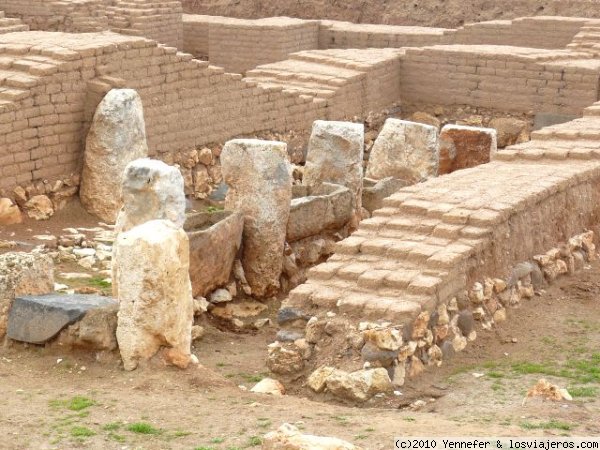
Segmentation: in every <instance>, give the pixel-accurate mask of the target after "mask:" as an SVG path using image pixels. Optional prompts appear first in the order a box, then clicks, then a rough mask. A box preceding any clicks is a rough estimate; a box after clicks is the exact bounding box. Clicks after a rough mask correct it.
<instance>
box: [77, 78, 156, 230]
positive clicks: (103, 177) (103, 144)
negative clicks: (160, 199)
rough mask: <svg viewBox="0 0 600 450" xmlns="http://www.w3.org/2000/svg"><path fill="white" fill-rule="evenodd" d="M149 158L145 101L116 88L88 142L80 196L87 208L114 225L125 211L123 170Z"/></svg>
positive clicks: (103, 105) (99, 111)
mask: <svg viewBox="0 0 600 450" xmlns="http://www.w3.org/2000/svg"><path fill="white" fill-rule="evenodd" d="M147 155H148V145H147V143H146V126H145V123H144V110H143V106H142V100H141V98H140V96H139V95H138V93H137V92H136V91H134V90H132V89H113V90H111V91H109V92H108V94H106V96H105V97H104V99H103V100H102V101H101V102H100V104H99V105H98V108H97V109H96V113H95V114H94V119H93V121H92V125H91V128H90V131H89V133H88V136H87V140H86V148H85V154H84V159H83V170H82V173H81V187H80V190H79V196H80V198H81V203H82V204H83V206H84V207H85V209H86V210H87V211H88V212H90V213H92V214H94V215H96V216H98V217H99V218H100V219H102V220H104V221H105V222H110V223H114V221H115V220H116V219H117V214H118V212H119V209H121V182H122V179H123V171H124V170H125V167H126V166H127V164H129V163H130V162H131V161H133V160H135V159H138V158H143V157H145V156H147Z"/></svg>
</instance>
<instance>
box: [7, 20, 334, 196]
mask: <svg viewBox="0 0 600 450" xmlns="http://www.w3.org/2000/svg"><path fill="white" fill-rule="evenodd" d="M0 52H1V53H2V55H3V59H4V62H5V64H9V59H12V62H11V63H10V66H11V70H13V71H14V72H15V73H14V75H13V76H12V77H10V78H9V79H2V80H1V81H0V188H4V189H11V188H12V187H14V186H16V185H18V184H19V185H24V184H28V183H31V182H34V181H37V180H41V179H49V180H52V179H56V178H59V177H62V176H65V175H68V174H69V173H71V172H73V171H77V170H78V168H79V164H80V160H81V157H82V153H83V149H84V146H85V136H86V133H87V129H88V127H89V123H90V120H91V117H92V114H93V112H94V111H95V108H96V106H97V104H98V103H99V101H100V99H101V98H102V97H103V95H104V94H105V93H106V92H107V91H108V90H109V89H111V88H113V87H128V88H133V89H136V90H137V91H138V92H139V93H140V95H141V97H142V101H143V104H144V110H145V117H146V128H147V135H148V144H149V148H150V153H151V155H152V156H155V157H158V158H165V157H167V156H170V155H172V153H173V152H177V151H183V150H186V149H190V148H195V147H196V146H200V145H203V144H207V143H211V142H222V141H224V140H227V139H229V138H232V137H234V136H237V135H242V134H250V133H254V132H257V131H263V130H274V131H285V130H288V129H303V128H307V127H309V126H310V124H311V123H312V122H313V121H314V120H316V119H317V118H319V117H324V115H325V113H324V108H325V102H324V101H322V100H320V99H313V98H312V97H308V96H299V95H297V94H293V93H290V92H283V91H282V89H281V88H261V87H259V86H257V84H256V83H252V82H247V81H244V80H242V78H241V76H240V75H235V74H226V73H224V71H223V69H220V68H217V67H213V66H209V64H208V63H207V62H202V61H198V60H193V59H192V57H191V55H189V54H184V53H178V52H177V51H176V49H174V48H172V47H164V46H158V45H157V44H156V42H154V41H150V40H147V39H143V38H136V37H131V36H123V35H119V34H114V33H102V34H99V33H90V34H64V33H48V32H39V31H38V32H31V31H30V32H27V31H26V32H21V33H11V34H4V35H0Z"/></svg>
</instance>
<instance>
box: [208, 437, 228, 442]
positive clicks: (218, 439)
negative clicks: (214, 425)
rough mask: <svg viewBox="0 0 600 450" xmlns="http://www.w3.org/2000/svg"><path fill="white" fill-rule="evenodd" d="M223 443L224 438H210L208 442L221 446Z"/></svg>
mask: <svg viewBox="0 0 600 450" xmlns="http://www.w3.org/2000/svg"><path fill="white" fill-rule="evenodd" d="M223 442H225V438H222V437H216V438H212V439H211V440H210V443H211V444H221V443H223Z"/></svg>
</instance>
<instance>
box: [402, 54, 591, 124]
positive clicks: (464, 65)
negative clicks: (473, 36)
mask: <svg viewBox="0 0 600 450" xmlns="http://www.w3.org/2000/svg"><path fill="white" fill-rule="evenodd" d="M579 58H583V59H579ZM599 75H600V60H591V59H589V58H588V57H587V56H586V55H583V54H575V53H571V52H569V51H567V50H541V49H527V48H516V47H506V46H483V45H479V46H466V45H450V46H433V47H425V48H420V49H416V48H415V49H407V50H406V55H405V57H404V58H403V61H402V67H401V78H402V98H403V100H406V101H408V102H412V103H421V104H422V103H425V104H427V103H429V104H436V105H439V104H442V105H471V106H478V107H483V108H490V109H494V110H500V111H518V112H523V111H533V112H548V113H555V114H571V115H581V113H582V111H583V109H584V108H585V107H587V106H588V105H590V104H592V103H594V102H595V101H597V100H598V82H599Z"/></svg>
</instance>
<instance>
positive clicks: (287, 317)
mask: <svg viewBox="0 0 600 450" xmlns="http://www.w3.org/2000/svg"><path fill="white" fill-rule="evenodd" d="M309 317H310V316H308V317H307V315H306V314H305V313H304V312H303V311H301V310H299V309H297V308H281V309H280V310H279V311H278V312H277V323H278V324H279V325H284V324H286V323H288V322H294V321H296V320H299V319H301V320H308V319H309Z"/></svg>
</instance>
